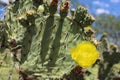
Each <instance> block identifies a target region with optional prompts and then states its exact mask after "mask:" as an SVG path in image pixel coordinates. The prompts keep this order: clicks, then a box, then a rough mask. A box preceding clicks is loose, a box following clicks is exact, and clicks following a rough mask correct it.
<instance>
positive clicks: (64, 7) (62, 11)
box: [60, 1, 70, 17]
mask: <svg viewBox="0 0 120 80" xmlns="http://www.w3.org/2000/svg"><path fill="white" fill-rule="evenodd" d="M69 6H70V2H69V1H66V2H65V3H64V5H62V6H61V7H60V15H61V17H66V16H67V14H68V9H69Z"/></svg>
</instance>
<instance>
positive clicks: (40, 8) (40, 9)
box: [37, 5, 44, 13]
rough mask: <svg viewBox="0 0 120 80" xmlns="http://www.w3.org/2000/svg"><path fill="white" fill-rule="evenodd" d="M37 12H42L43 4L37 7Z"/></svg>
mask: <svg viewBox="0 0 120 80" xmlns="http://www.w3.org/2000/svg"><path fill="white" fill-rule="evenodd" d="M37 11H38V12H41V13H42V12H44V6H43V5H40V6H39V7H38V10H37Z"/></svg>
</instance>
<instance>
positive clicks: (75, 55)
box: [70, 41, 99, 68]
mask: <svg viewBox="0 0 120 80" xmlns="http://www.w3.org/2000/svg"><path fill="white" fill-rule="evenodd" d="M70 52H71V57H72V59H73V60H75V61H76V62H77V63H78V64H79V65H80V66H81V67H83V68H87V67H90V66H91V65H92V64H94V63H95V61H96V60H97V58H98V57H99V52H98V51H97V49H96V47H95V46H94V45H93V44H92V43H90V42H88V41H84V42H82V43H80V44H78V45H77V46H76V47H75V48H73V49H71V51H70Z"/></svg>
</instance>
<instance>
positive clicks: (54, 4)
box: [49, 0, 58, 15]
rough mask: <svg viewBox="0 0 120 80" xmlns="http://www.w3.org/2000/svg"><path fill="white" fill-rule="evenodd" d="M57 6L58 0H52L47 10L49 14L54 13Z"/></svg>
mask: <svg viewBox="0 0 120 80" xmlns="http://www.w3.org/2000/svg"><path fill="white" fill-rule="evenodd" d="M57 6H58V0H52V2H51V4H50V7H49V11H50V14H51V15H54V14H55V12H56V11H57Z"/></svg>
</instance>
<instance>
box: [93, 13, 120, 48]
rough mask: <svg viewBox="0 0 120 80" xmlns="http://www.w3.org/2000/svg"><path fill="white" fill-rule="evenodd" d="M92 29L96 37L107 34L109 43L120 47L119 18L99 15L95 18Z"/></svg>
mask: <svg viewBox="0 0 120 80" xmlns="http://www.w3.org/2000/svg"><path fill="white" fill-rule="evenodd" d="M93 27H94V29H95V30H96V31H97V35H98V36H101V35H102V34H103V33H107V37H108V38H109V39H110V41H112V42H114V43H115V44H118V45H119V46H120V36H119V35H120V16H118V17H115V16H113V15H108V14H101V15H99V16H97V17H96V22H95V23H94V25H93Z"/></svg>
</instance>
